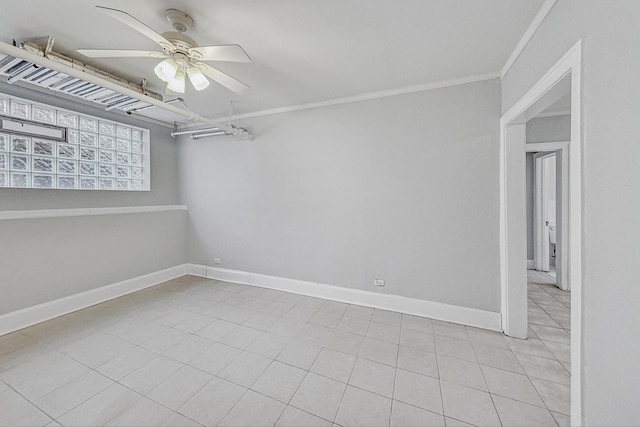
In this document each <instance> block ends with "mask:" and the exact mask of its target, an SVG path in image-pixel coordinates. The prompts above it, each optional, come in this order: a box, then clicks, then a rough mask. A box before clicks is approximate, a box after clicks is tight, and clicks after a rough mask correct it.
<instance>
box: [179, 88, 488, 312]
mask: <svg viewBox="0 0 640 427" xmlns="http://www.w3.org/2000/svg"><path fill="white" fill-rule="evenodd" d="M499 115H500V83H499V81H498V80H491V81H484V82H478V83H473V84H466V85H460V86H454V87H447V88H441V89H437V90H431V91H425V92H420V93H412V94H406V95H399V96H393V97H387V98H380V99H374V100H368V101H361V102H356V103H349V104H342V105H335V106H330V107H323V108H316V109H309V110H303V111H296V112H290V113H283V114H277V115H269V116H263V117H258V118H254V119H248V120H245V121H244V122H242V123H241V124H242V125H246V126H247V127H249V128H250V129H251V130H252V131H253V132H254V134H255V135H256V138H255V140H254V141H252V142H246V141H237V140H233V139H231V138H225V137H219V138H214V139H205V140H197V141H192V140H190V139H189V138H183V140H182V141H181V143H180V151H179V157H180V170H181V194H182V197H183V200H182V202H183V203H184V204H187V205H188V206H189V216H190V225H189V227H190V232H189V254H188V259H189V262H192V263H196V264H206V265H210V266H213V258H220V259H221V260H222V263H221V264H220V265H216V267H222V268H229V269H234V270H241V271H248V272H253V273H261V274H266V275H271V276H279V277H285V278H293V279H300V280H306V281H312V282H318V283H324V284H330V285H335V286H342V287H348V288H355V289H363V290H367V291H376V292H384V293H389V294H395V295H402V296H407V297H413V298H420V299H425V300H430V301H436V302H442V303H448V304H454V305H459V306H463V307H472V308H478V309H484V310H489V311H493V312H498V311H499V308H500V287H499V260H498V119H499ZM374 278H380V279H384V280H385V281H386V286H385V287H384V288H374V286H373V279H374Z"/></svg>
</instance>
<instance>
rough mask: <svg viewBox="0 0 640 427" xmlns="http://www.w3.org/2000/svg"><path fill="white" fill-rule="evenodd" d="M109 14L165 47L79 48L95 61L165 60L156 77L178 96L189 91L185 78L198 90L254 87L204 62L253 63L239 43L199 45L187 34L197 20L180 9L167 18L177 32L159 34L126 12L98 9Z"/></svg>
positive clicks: (237, 90)
mask: <svg viewBox="0 0 640 427" xmlns="http://www.w3.org/2000/svg"><path fill="white" fill-rule="evenodd" d="M96 7H97V8H98V9H100V10H101V11H103V12H104V13H106V14H107V15H109V16H111V17H113V18H115V19H117V20H118V21H120V22H122V23H124V24H126V25H128V26H129V27H131V28H133V29H134V30H136V31H138V32H140V33H142V34H143V35H145V36H147V37H148V38H150V39H151V40H153V41H155V42H156V43H158V44H159V45H160V47H161V48H162V52H159V51H147V50H119V49H78V50H77V51H78V52H79V53H81V54H83V55H85V56H88V57H91V58H115V57H120V58H125V57H126V58H136V57H138V58H148V57H152V58H163V60H162V61H161V62H160V63H159V64H158V65H156V67H155V68H154V70H153V71H154V72H155V74H156V75H157V76H158V77H159V78H160V79H161V80H162V81H164V82H166V83H167V90H168V91H172V92H177V93H184V91H185V80H186V79H185V76H188V77H189V80H190V81H191V84H192V85H193V87H194V88H195V89H196V90H204V89H206V88H207V87H208V86H209V80H208V79H207V77H208V78H209V79H211V80H214V81H216V82H218V83H219V84H221V85H222V86H224V87H226V88H227V89H229V90H231V91H233V92H235V93H237V94H238V95H243V94H245V93H246V92H247V91H248V90H249V89H250V88H249V86H247V85H245V84H244V83H242V82H240V81H238V80H236V79H234V78H233V77H231V76H229V75H228V74H225V73H223V72H222V71H220V70H218V69H216V68H213V67H212V66H211V65H209V64H205V63H204V62H201V61H230V62H251V58H249V56H248V55H247V54H246V52H245V51H244V50H243V49H242V48H241V47H240V46H239V45H237V44H228V45H214V46H198V44H197V43H196V41H195V40H193V39H192V38H191V37H188V36H187V35H186V34H184V32H185V31H187V30H188V29H189V28H191V26H192V25H193V19H191V17H190V16H189V15H187V14H186V13H185V12H183V11H181V10H178V9H167V10H166V11H165V12H164V16H165V18H166V19H167V21H169V22H170V23H171V25H172V27H173V29H174V30H175V31H169V32H165V33H162V34H159V33H157V32H155V31H154V30H152V29H151V28H149V27H147V26H146V25H145V24H143V23H142V22H140V21H138V20H137V19H136V18H134V17H133V16H131V15H129V14H128V13H126V12H123V11H121V10H117V9H110V8H108V7H103V6H96Z"/></svg>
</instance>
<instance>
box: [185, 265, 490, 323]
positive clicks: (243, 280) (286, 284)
mask: <svg viewBox="0 0 640 427" xmlns="http://www.w3.org/2000/svg"><path fill="white" fill-rule="evenodd" d="M187 271H188V272H189V274H193V275H198V276H202V277H208V278H210V279H216V280H222V281H225V282H232V283H239V284H243V285H250V286H259V287H262V288H269V289H277V290H280V291H285V292H293V293H296V294H301V295H307V296H312V297H316V298H324V299H329V300H333V301H340V302H346V303H349V304H358V305H364V306H367V307H373V308H380V309H384V310H392V311H397V312H400V313H406V314H412V315H416V316H422V317H430V318H432V319H438V320H444V321H447V322H454V323H459V324H463V325H469V326H475V327H478V328H484V329H489V330H492V331H499V330H500V313H495V312H491V311H486V310H479V309H476V308H468V307H460V306H456V305H449V304H443V303H439V302H433V301H426V300H420V299H416V298H408V297H403V296H399V295H389V294H381V293H376V292H369V291H363V290H360V289H351V288H344V287H340V286H333V285H327V284H323V283H315V282H307V281H304V280H296V279H287V278H284V277H276V276H266V275H264V274H256V273H249V272H246V271H238V270H228V269H224V268H216V267H209V266H205V265H196V264H189V265H188V267H187Z"/></svg>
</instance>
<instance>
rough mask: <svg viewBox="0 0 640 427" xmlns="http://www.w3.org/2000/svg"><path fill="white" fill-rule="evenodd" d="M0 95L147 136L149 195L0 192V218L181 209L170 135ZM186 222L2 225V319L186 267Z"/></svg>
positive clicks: (155, 217)
mask: <svg viewBox="0 0 640 427" xmlns="http://www.w3.org/2000/svg"><path fill="white" fill-rule="evenodd" d="M0 92H2V93H6V94H9V95H13V96H18V97H22V98H25V99H31V100H33V101H36V102H43V103H47V104H50V105H55V106H57V107H59V108H67V109H70V110H74V111H79V112H82V113H86V114H90V115H94V116H98V117H104V118H106V119H110V120H116V121H119V122H124V123H128V124H132V125H136V126H141V127H144V128H147V129H150V131H151V180H152V182H151V191H148V192H137V191H136V192H133V191H132V192H123V191H84V190H82V191H80V190H35V189H16V188H0V211H16V210H41V209H68V208H100V207H121V206H157V205H174V204H178V202H179V196H178V184H177V183H178V179H177V175H178V173H177V162H176V150H177V149H176V144H175V142H174V140H173V138H171V136H170V135H169V132H170V131H169V129H167V128H165V127H160V126H157V125H152V124H150V123H146V122H140V121H138V120H135V119H134V118H132V117H129V116H126V115H120V114H115V113H109V112H105V111H103V110H101V109H98V108H95V107H92V106H86V105H83V104H78V103H75V102H73V101H70V100H68V99H63V98H61V97H57V96H52V95H50V94H46V93H40V92H35V91H33V90H28V89H25V88H22V87H19V86H17V85H7V84H4V83H2V84H0ZM186 221H187V215H186V213H185V212H184V211H180V212H174V211H171V212H157V213H136V214H124V215H104V216H79V217H68V218H42V219H21V220H0V236H2V238H1V240H0V271H1V272H2V274H1V275H0V295H2V298H0V314H5V313H8V312H11V311H14V310H18V309H22V308H26V307H30V306H32V305H35V304H39V303H42V302H46V301H51V300H54V299H58V298H62V297H65V296H68V295H72V294H75V293H78V292H82V291H87V290H91V289H95V288H97V287H100V286H103V285H107V284H110V283H114V282H118V281H121V280H126V279H130V278H133V277H136V276H140V275H143V274H147V273H151V272H155V271H158V270H162V269H165V268H169V267H173V266H175V265H179V264H183V263H184V262H185V259H186V231H185V230H186ZM158 230H160V231H158Z"/></svg>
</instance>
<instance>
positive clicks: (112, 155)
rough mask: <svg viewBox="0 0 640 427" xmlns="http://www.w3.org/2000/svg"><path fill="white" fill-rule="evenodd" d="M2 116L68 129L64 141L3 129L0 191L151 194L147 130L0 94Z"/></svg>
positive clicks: (1, 131)
mask: <svg viewBox="0 0 640 427" xmlns="http://www.w3.org/2000/svg"><path fill="white" fill-rule="evenodd" d="M0 115H3V116H9V117H15V118H17V119H25V120H32V121H35V122H39V123H44V124H49V125H55V126H60V127H64V128H66V135H67V140H66V141H54V140H51V139H47V138H46V136H43V137H38V136H28V135H24V134H23V135H21V134H17V133H11V132H10V131H3V130H0V187H13V188H38V189H67V190H120V191H148V190H149V189H150V182H149V181H150V174H149V145H150V142H149V141H150V137H149V130H148V129H142V128H138V127H135V126H129V125H126V124H123V123H118V122H114V121H110V120H103V119H101V118H98V117H94V116H89V115H86V114H81V113H77V112H74V111H69V110H62V109H58V108H55V107H52V106H49V105H45V104H40V103H34V102H31V101H28V100H24V99H21V98H16V97H13V96H8V95H4V94H1V93H0Z"/></svg>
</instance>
